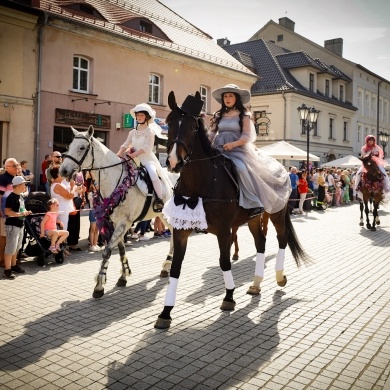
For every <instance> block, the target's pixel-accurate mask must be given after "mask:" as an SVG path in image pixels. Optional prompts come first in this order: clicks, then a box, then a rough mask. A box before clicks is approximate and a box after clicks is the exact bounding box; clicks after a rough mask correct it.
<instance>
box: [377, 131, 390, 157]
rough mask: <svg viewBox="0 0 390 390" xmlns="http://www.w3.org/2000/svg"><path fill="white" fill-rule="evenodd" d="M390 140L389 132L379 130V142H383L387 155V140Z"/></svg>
mask: <svg viewBox="0 0 390 390" xmlns="http://www.w3.org/2000/svg"><path fill="white" fill-rule="evenodd" d="M388 140H389V134H387V133H385V132H384V131H380V132H379V142H380V143H381V145H382V148H383V153H384V155H385V157H386V151H385V148H386V146H387V142H388Z"/></svg>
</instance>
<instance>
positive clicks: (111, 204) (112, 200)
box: [93, 162, 136, 243]
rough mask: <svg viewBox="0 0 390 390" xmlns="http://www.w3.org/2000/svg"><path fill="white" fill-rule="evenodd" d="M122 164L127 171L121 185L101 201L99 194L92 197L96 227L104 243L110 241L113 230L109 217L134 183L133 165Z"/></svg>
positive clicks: (128, 163)
mask: <svg viewBox="0 0 390 390" xmlns="http://www.w3.org/2000/svg"><path fill="white" fill-rule="evenodd" d="M124 164H125V167H126V170H127V176H125V177H124V179H123V181H122V184H120V185H119V186H118V187H117V188H115V190H114V192H113V193H112V194H111V196H110V197H109V198H104V199H102V197H101V196H100V193H99V192H96V193H95V194H94V196H93V207H94V211H95V217H96V225H97V227H98V230H99V232H100V234H101V235H102V238H103V240H104V241H105V242H106V243H108V242H109V241H110V239H111V237H112V235H113V233H114V230H115V229H114V224H113V223H112V221H111V219H110V215H111V214H112V213H113V212H114V210H115V208H116V207H117V206H118V205H119V203H120V202H124V201H125V199H126V195H127V192H128V190H129V188H130V187H132V186H133V185H134V184H135V181H136V175H135V172H134V167H133V165H132V164H131V163H130V162H124Z"/></svg>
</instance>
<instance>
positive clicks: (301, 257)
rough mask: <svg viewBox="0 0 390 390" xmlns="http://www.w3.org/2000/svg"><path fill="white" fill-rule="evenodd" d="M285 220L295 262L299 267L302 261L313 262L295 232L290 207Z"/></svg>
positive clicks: (304, 262) (288, 241) (288, 242)
mask: <svg viewBox="0 0 390 390" xmlns="http://www.w3.org/2000/svg"><path fill="white" fill-rule="evenodd" d="M284 221H285V227H286V235H287V245H288V247H289V248H290V250H291V253H292V255H293V257H294V260H295V263H296V264H297V266H298V267H300V266H301V263H303V264H305V265H308V264H311V263H312V262H313V261H312V259H311V258H310V256H309V255H308V254H307V253H306V252H305V250H304V249H303V248H302V245H301V243H300V242H299V240H298V237H297V235H296V233H295V229H294V226H293V224H292V222H291V218H290V214H289V212H288V209H286V213H285V215H284Z"/></svg>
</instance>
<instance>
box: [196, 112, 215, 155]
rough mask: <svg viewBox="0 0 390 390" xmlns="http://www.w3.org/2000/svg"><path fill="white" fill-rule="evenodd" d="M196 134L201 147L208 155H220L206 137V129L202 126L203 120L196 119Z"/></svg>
mask: <svg viewBox="0 0 390 390" xmlns="http://www.w3.org/2000/svg"><path fill="white" fill-rule="evenodd" d="M198 133H199V139H200V141H201V143H202V146H203V148H204V150H205V152H206V153H207V154H208V155H210V156H215V155H217V154H220V152H219V150H218V149H216V148H214V147H213V146H212V145H211V142H210V140H209V137H208V136H207V128H206V126H205V124H204V120H203V118H198Z"/></svg>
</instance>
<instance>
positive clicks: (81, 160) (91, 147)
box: [63, 134, 133, 187]
mask: <svg viewBox="0 0 390 390" xmlns="http://www.w3.org/2000/svg"><path fill="white" fill-rule="evenodd" d="M74 139H85V140H86V141H87V142H88V146H87V148H86V150H85V152H84V154H83V156H82V157H81V159H80V160H79V161H78V160H76V159H75V158H74V157H73V156H70V155H68V154H66V153H64V154H63V156H64V160H65V159H66V158H69V159H70V160H72V161H73V162H75V163H76V164H77V165H78V167H79V171H88V172H91V171H99V182H100V171H101V170H102V169H107V168H112V167H116V166H117V165H122V172H121V174H120V175H119V179H118V183H117V185H116V187H118V185H119V183H120V180H121V177H122V175H123V171H124V164H125V163H127V162H128V161H129V159H126V158H121V161H120V162H118V163H116V164H111V165H107V166H105V167H97V168H94V166H93V164H94V162H95V154H94V148H93V138H92V137H91V138H88V137H85V136H84V135H80V134H79V135H76V136H75V137H74ZM90 150H91V154H92V163H91V165H90V166H89V167H88V168H81V165H82V164H83V162H84V160H85V159H86V157H87V155H88V152H89V151H90ZM130 160H133V159H130Z"/></svg>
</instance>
